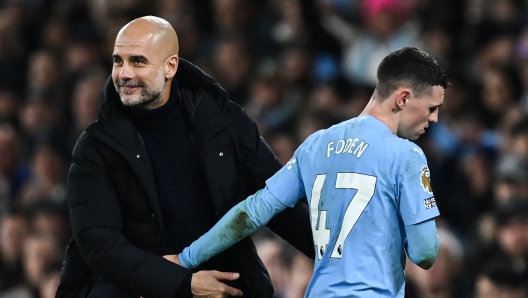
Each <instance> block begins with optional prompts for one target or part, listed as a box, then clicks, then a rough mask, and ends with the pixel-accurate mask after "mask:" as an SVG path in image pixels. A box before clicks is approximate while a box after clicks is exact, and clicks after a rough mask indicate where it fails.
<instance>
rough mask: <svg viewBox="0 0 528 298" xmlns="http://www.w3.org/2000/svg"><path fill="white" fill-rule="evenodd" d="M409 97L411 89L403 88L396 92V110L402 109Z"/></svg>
mask: <svg viewBox="0 0 528 298" xmlns="http://www.w3.org/2000/svg"><path fill="white" fill-rule="evenodd" d="M410 98H411V90H410V89H408V88H404V89H402V90H400V91H399V92H398V95H397V96H396V109H397V110H398V111H401V110H403V108H404V107H405V105H406V104H407V102H408V101H409V99H410Z"/></svg>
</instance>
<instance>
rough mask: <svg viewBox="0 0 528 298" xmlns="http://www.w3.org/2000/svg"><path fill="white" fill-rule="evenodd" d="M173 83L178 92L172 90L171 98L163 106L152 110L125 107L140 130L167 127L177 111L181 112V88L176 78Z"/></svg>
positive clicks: (174, 89)
mask: <svg viewBox="0 0 528 298" xmlns="http://www.w3.org/2000/svg"><path fill="white" fill-rule="evenodd" d="M172 84H176V86H173V87H176V88H171V89H172V91H177V92H171V94H170V97H169V99H168V100H167V102H166V103H165V104H164V105H162V106H161V107H158V108H156V109H152V110H148V109H142V108H129V107H127V108H126V109H125V110H126V113H127V115H129V116H130V120H131V121H132V123H134V126H136V128H137V129H138V130H139V131H150V130H159V129H163V128H167V125H169V124H170V123H171V122H172V121H171V119H174V118H175V117H176V115H177V114H176V113H178V114H181V111H180V107H179V98H180V92H179V90H180V89H179V88H178V85H177V84H178V83H177V81H176V80H173V81H172Z"/></svg>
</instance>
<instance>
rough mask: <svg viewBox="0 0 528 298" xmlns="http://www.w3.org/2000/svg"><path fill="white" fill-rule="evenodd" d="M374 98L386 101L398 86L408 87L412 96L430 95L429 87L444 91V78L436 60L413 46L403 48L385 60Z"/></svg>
mask: <svg viewBox="0 0 528 298" xmlns="http://www.w3.org/2000/svg"><path fill="white" fill-rule="evenodd" d="M377 77H378V84H377V86H376V90H375V92H376V95H377V97H379V98H387V97H388V96H389V95H390V94H391V92H393V91H394V90H396V89H397V88H399V87H401V86H406V87H409V88H411V89H412V90H413V91H414V92H415V93H416V94H418V95H420V94H424V93H426V92H430V90H431V89H430V88H431V87H433V86H442V87H443V88H444V89H445V88H447V85H448V81H447V75H446V74H445V72H444V70H443V69H442V68H441V67H440V65H438V63H437V62H436V60H435V59H434V58H433V57H432V56H430V55H429V54H427V53H426V52H424V51H423V50H421V49H419V48H416V47H405V48H401V49H399V50H396V51H394V52H392V53H390V54H389V55H387V57H385V58H384V59H383V60H382V61H381V63H380V65H379V67H378V72H377Z"/></svg>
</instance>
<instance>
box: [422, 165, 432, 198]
mask: <svg viewBox="0 0 528 298" xmlns="http://www.w3.org/2000/svg"><path fill="white" fill-rule="evenodd" d="M421 170H422V175H420V183H421V184H422V187H423V190H424V191H426V192H428V193H430V194H432V193H433V188H432V187H431V174H430V173H429V167H427V165H425V166H423V167H422V168H421Z"/></svg>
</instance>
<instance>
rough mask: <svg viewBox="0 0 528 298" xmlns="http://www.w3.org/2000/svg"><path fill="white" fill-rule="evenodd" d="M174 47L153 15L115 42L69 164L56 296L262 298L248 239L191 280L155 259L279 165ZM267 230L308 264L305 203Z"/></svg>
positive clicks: (258, 267) (262, 272)
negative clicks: (68, 235) (91, 116)
mask: <svg viewBox="0 0 528 298" xmlns="http://www.w3.org/2000/svg"><path fill="white" fill-rule="evenodd" d="M178 48H179V46H178V38H177V35H176V32H175V31H174V29H173V28H172V26H171V25H170V24H169V23H168V22H167V21H165V20H163V19H160V18H158V17H153V16H147V17H142V18H139V19H136V20H133V21H131V22H130V23H128V24H127V25H126V26H124V27H123V28H122V29H121V30H120V31H119V33H118V35H117V37H116V41H115V46H114V52H113V55H112V57H113V68H112V76H111V78H109V79H108V80H107V82H106V84H105V87H104V89H103V91H102V93H101V97H100V100H99V113H98V121H97V122H95V123H93V124H91V125H90V126H89V127H88V128H87V129H86V130H85V132H83V134H82V135H81V136H80V138H79V140H78V141H77V144H76V146H75V149H74V152H73V156H72V160H73V162H72V165H71V167H70V171H69V174H68V186H67V196H66V197H67V201H68V208H69V210H70V216H71V227H72V231H73V237H72V239H71V241H70V244H69V245H68V248H67V250H66V256H65V261H64V264H63V269H62V274H61V284H60V286H59V289H58V291H57V297H118V298H119V297H228V296H241V295H242V294H243V297H259V298H260V297H262V298H264V297H266V298H267V297H274V293H273V288H272V285H271V283H270V278H269V275H268V273H267V271H266V269H265V267H264V266H263V265H262V262H261V260H260V259H259V257H258V255H257V253H256V250H255V247H254V245H253V242H252V241H251V239H250V238H249V237H248V238H246V239H244V240H243V241H241V242H240V243H239V244H237V245H235V246H233V247H232V248H231V249H228V250H226V251H225V252H224V253H222V254H219V255H218V256H217V257H214V258H212V259H211V260H210V261H208V262H206V263H204V264H203V265H202V266H200V267H198V268H196V270H194V271H190V270H187V269H185V268H183V267H181V266H179V265H176V264H174V263H172V262H170V261H169V260H168V259H169V258H167V256H168V255H173V254H177V253H179V252H181V250H182V249H183V248H184V247H186V246H188V245H189V244H191V243H192V242H193V241H194V240H196V239H198V238H199V237H200V236H201V235H202V234H204V233H205V232H206V231H207V230H209V229H210V228H211V227H212V226H213V225H214V224H215V223H216V222H217V221H218V219H219V218H220V217H221V216H222V215H224V214H225V213H226V212H227V211H228V210H229V209H230V208H231V207H233V206H234V205H236V204H237V203H238V202H240V201H242V200H243V199H245V198H246V197H247V196H249V195H250V194H252V193H254V192H255V191H256V190H258V189H260V188H262V187H263V186H264V185H265V181H266V179H267V178H269V177H271V176H272V175H273V174H274V173H275V172H276V171H277V170H278V169H280V167H281V164H280V163H279V161H278V160H277V158H276V157H275V155H274V154H273V152H272V151H271V150H270V149H269V147H268V145H267V144H266V143H265V141H264V140H263V139H262V138H261V137H260V135H259V132H258V129H257V127H256V125H255V123H254V122H253V121H252V120H251V119H249V118H248V117H247V116H246V114H245V112H244V110H243V109H242V108H241V107H240V106H238V105H237V104H235V103H233V102H230V101H229V98H228V95H227V94H226V92H225V91H224V89H222V88H221V87H220V85H219V84H218V83H217V82H216V81H215V80H214V79H212V78H211V77H210V76H208V75H207V74H205V73H204V72H203V71H201V70H200V69H199V68H197V67H196V66H194V65H193V64H191V63H190V62H188V61H185V60H184V59H180V58H179V57H178ZM268 227H270V228H271V230H272V231H274V232H275V233H277V234H278V235H279V236H281V237H282V238H284V239H286V240H287V241H289V242H290V243H291V244H293V245H294V246H295V247H297V248H298V249H299V250H301V251H302V252H304V253H305V254H306V255H308V256H310V257H312V258H313V257H314V250H313V241H312V235H311V232H310V230H311V229H310V222H309V216H308V208H307V205H306V203H299V204H297V205H296V206H295V207H293V208H288V209H287V210H285V211H284V212H283V213H280V214H278V215H277V216H276V217H275V218H273V219H272V220H271V221H270V223H269V224H268ZM164 256H165V258H164Z"/></svg>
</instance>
